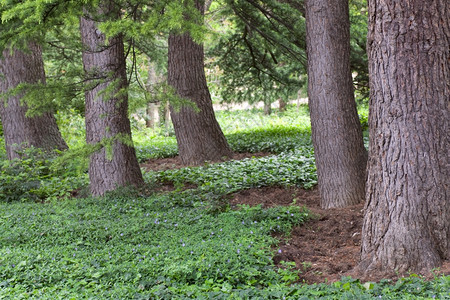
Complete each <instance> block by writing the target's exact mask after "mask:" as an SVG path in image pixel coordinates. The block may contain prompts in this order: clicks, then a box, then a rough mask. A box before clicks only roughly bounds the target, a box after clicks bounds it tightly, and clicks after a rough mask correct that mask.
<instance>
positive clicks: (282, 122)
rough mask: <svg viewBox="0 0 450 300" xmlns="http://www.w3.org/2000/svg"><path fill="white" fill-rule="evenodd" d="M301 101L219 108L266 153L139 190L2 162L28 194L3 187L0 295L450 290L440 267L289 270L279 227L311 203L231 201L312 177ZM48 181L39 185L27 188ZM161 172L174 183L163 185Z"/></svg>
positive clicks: (42, 164)
mask: <svg viewBox="0 0 450 300" xmlns="http://www.w3.org/2000/svg"><path fill="white" fill-rule="evenodd" d="M302 109H303V111H302V110H300V113H302V114H301V116H300V117H299V118H298V120H297V119H295V117H294V116H295V114H296V113H297V110H296V108H295V107H291V108H290V109H289V110H288V112H286V113H283V114H276V115H274V116H272V117H266V116H263V115H262V113H261V114H259V115H258V113H257V112H252V113H251V114H252V115H253V114H254V115H255V116H254V120H255V122H254V123H252V122H251V121H250V119H249V116H250V112H235V113H231V112H223V113H219V114H218V115H219V116H221V117H220V118H219V120H221V122H223V123H221V125H222V127H224V128H226V129H224V131H225V132H226V134H227V137H229V138H230V140H233V139H234V141H233V142H230V144H232V145H234V146H232V147H234V150H235V151H236V152H238V151H246V152H247V151H248V152H252V151H268V152H272V153H273V154H272V155H269V156H265V157H258V158H257V157H255V158H248V159H244V160H241V161H228V162H221V163H218V164H214V163H206V164H205V165H204V166H199V167H185V168H180V169H173V170H165V171H148V172H146V174H145V178H146V182H147V185H148V186H146V188H145V189H143V190H142V191H138V192H136V191H131V190H128V189H122V190H119V191H117V192H114V193H110V194H108V195H106V196H105V197H102V198H90V197H87V198H82V197H78V198H75V197H71V195H70V194H68V193H67V191H69V190H70V188H81V187H83V186H85V185H86V178H85V177H83V175H81V176H80V177H77V176H76V174H77V171H76V170H75V169H73V168H68V169H67V168H66V169H63V170H60V173H58V172H56V173H52V171H51V167H52V164H51V159H48V158H45V157H43V159H42V160H27V159H24V160H23V161H21V162H20V164H19V166H20V168H16V169H14V168H10V167H9V165H6V162H2V163H4V164H5V165H3V166H2V176H1V177H0V180H6V179H7V178H10V177H8V176H16V177H17V178H23V179H21V180H22V181H20V182H19V184H17V185H15V184H14V183H13V181H11V180H12V179H11V178H10V179H7V180H10V181H9V183H10V186H13V187H15V189H13V193H12V195H16V196H17V195H25V196H26V197H22V198H20V197H19V198H17V199H16V198H14V200H13V198H8V199H9V200H8V199H6V198H3V194H2V200H1V201H0V299H21V298H27V299H89V298H90V299H92V298H95V299H184V298H194V299H283V298H286V299H312V298H314V299H373V298H382V299H434V298H436V299H450V293H449V291H450V277H449V276H437V275H436V276H435V278H434V279H432V280H429V281H426V280H424V279H423V278H421V277H419V276H416V275H412V276H411V277H409V278H405V279H400V280H399V281H397V282H392V281H388V280H384V281H381V282H379V283H371V282H360V281H359V280H358V279H353V278H350V277H346V278H343V279H342V280H340V281H336V282H333V283H331V284H325V283H321V284H312V285H307V284H303V283H302V282H301V281H300V282H297V281H298V280H299V278H301V272H304V271H305V270H302V269H298V268H296V266H295V263H294V262H292V261H288V260H287V259H286V261H285V262H282V261H278V260H277V259H276V257H288V256H283V254H284V251H287V250H285V244H284V242H282V241H281V240H280V239H279V238H277V237H280V236H281V237H282V240H289V236H290V232H291V230H292V228H293V227H300V226H303V225H304V224H305V223H306V222H309V220H310V219H311V218H314V217H315V216H314V214H312V213H311V211H310V210H308V209H307V208H305V207H303V206H302V205H298V203H297V202H296V199H295V197H292V199H291V200H288V201H287V202H286V203H284V204H283V206H277V205H274V206H270V207H269V206H263V205H262V204H259V205H258V204H256V205H252V206H250V205H239V204H236V203H235V204H233V205H232V204H231V203H230V201H231V200H230V198H231V197H232V195H235V194H236V193H243V192H244V191H246V190H248V189H250V188H262V187H267V186H283V189H288V188H290V187H294V186H295V187H302V188H310V187H312V186H314V185H315V184H316V180H317V179H316V174H315V167H314V159H313V152H312V148H311V145H310V137H309V129H308V126H307V120H308V119H307V115H306V114H305V113H306V109H305V108H302ZM269 120H272V121H271V122H272V123H270V121H269ZM73 123H74V124H76V122H73ZM268 124H269V125H268ZM273 128H275V129H273ZM252 132H253V133H254V135H252ZM80 136H82V135H80ZM153 141H155V143H153ZM156 141H157V142H156ZM73 142H74V144H77V143H78V142H76V139H74V140H73ZM173 142H174V140H173V138H171V137H169V138H166V137H165V136H164V135H162V136H161V135H156V134H154V135H153V136H150V137H145V136H144V135H139V133H138V134H137V143H138V144H140V145H141V146H142V149H145V150H143V152H142V156H141V160H145V159H148V158H151V157H153V155H155V157H170V156H173V155H175V154H176V147H175V151H173V149H174V148H173ZM146 143H148V146H147V145H146ZM155 145H157V146H155ZM238 146H239V147H240V148H238ZM156 148H158V149H157V150H155V149H156ZM13 170H16V171H15V172H16V173H14V174H13V173H12V172H13ZM11 174H12V175H11ZM27 174H28V175H27ZM26 175H27V176H29V177H24V176H26ZM64 178H66V179H67V178H78V179H79V181H76V182H72V181H70V180H69V179H67V181H63V179H64ZM5 182H6V181H5ZM48 182H53V185H52V186H51V188H47V191H50V192H48V193H47V194H45V193H44V194H42V193H40V194H37V193H35V192H34V191H35V190H36V189H31V188H28V189H27V184H35V187H38V189H37V190H39V187H42V188H44V187H48V186H47V184H48ZM168 183H170V184H171V185H172V186H173V187H172V188H171V189H162V187H164V186H165V185H167V184H168ZM58 184H60V185H58ZM58 189H60V190H61V191H62V192H61V194H57V193H56V191H58ZM4 190H6V188H5V189H4ZM44 190H45V189H44ZM37 196H39V197H38V198H34V197H37ZM11 197H12V196H11ZM5 200H7V201H5ZM306 263H307V262H305V266H306Z"/></svg>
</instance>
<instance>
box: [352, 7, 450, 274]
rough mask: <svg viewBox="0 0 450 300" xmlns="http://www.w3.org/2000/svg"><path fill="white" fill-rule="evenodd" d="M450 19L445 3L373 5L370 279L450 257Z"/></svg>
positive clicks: (364, 265) (365, 239)
mask: <svg viewBox="0 0 450 300" xmlns="http://www.w3.org/2000/svg"><path fill="white" fill-rule="evenodd" d="M449 20H450V16H449V4H448V2H447V1H445V0H430V1H421V0H405V1H393V0H388V1H383V2H380V1H375V0H370V1H369V33H368V41H367V42H368V50H369V51H368V52H369V75H370V92H371V95H370V116H369V127H370V148H369V164H368V166H369V168H368V170H369V171H368V181H367V194H366V209H365V216H364V224H363V234H362V252H361V264H360V267H361V269H362V270H363V271H365V272H366V274H370V273H371V271H372V270H374V269H376V270H377V271H382V272H383V271H384V272H386V273H389V272H390V273H393V272H395V271H397V272H400V273H404V272H407V271H411V272H421V271H428V270H430V269H432V268H435V267H438V266H440V265H441V263H442V260H443V259H449V258H450V195H449V190H448V184H449V178H450V169H449V168H448V166H449V156H448V147H449V135H448V133H449V123H448V122H449V114H448V111H449V106H448V105H449V98H448V97H449V95H450V89H449V85H450V76H449V60H448V59H449V56H448V46H449V38H450V36H449V33H450V26H449Z"/></svg>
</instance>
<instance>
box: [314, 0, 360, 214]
mask: <svg viewBox="0 0 450 300" xmlns="http://www.w3.org/2000/svg"><path fill="white" fill-rule="evenodd" d="M349 28H350V25H349V11H348V1H346V0H307V1H306V30H307V53H308V96H309V108H310V114H311V131H312V139H313V144H314V153H315V158H316V167H317V175H318V183H319V190H320V195H321V203H320V204H321V206H322V208H333V207H345V206H348V205H352V204H356V203H359V202H361V201H363V200H364V190H365V180H366V172H365V170H366V162H367V151H366V149H365V148H364V143H363V138H362V130H361V125H360V123H359V119H358V114H357V111H356V103H355V99H354V94H353V85H352V77H351V71H350V58H349V56H350V29H349Z"/></svg>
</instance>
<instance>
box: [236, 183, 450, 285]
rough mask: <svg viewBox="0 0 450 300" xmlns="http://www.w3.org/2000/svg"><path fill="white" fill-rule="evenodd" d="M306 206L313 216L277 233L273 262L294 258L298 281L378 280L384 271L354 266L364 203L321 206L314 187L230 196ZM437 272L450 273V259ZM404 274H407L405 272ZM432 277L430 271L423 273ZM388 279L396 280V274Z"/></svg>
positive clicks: (264, 203) (246, 201) (239, 200)
mask: <svg viewBox="0 0 450 300" xmlns="http://www.w3.org/2000/svg"><path fill="white" fill-rule="evenodd" d="M293 199H296V201H295V205H299V206H302V207H303V206H306V207H307V208H308V209H309V210H310V211H311V212H312V213H313V215H314V216H315V217H314V218H313V219H311V220H309V221H307V222H306V223H305V224H303V225H302V226H297V227H294V228H293V230H292V232H291V235H290V236H287V237H286V236H281V235H279V236H277V237H278V238H279V239H280V241H281V243H280V245H279V249H281V253H279V254H277V255H276V256H275V257H274V263H275V264H276V265H277V266H278V267H282V265H281V263H280V262H281V261H286V262H295V264H296V267H297V269H298V270H300V271H301V273H300V282H305V283H308V284H313V283H322V282H334V281H337V280H340V279H341V278H342V277H343V276H352V277H353V278H360V279H361V280H363V281H368V280H370V281H379V280H381V279H383V278H386V274H384V273H376V272H373V273H372V274H371V275H370V278H362V277H361V276H360V274H358V272H357V271H356V269H355V267H356V266H357V264H358V261H359V254H360V247H361V229H362V221H363V208H364V205H363V204H358V205H354V206H350V207H346V208H339V209H328V210H324V209H321V208H320V205H319V202H320V195H319V191H318V189H317V187H316V188H313V189H311V190H304V189H301V188H284V187H264V188H258V189H251V190H245V191H240V192H238V193H236V194H234V195H233V197H232V199H231V200H230V205H231V207H236V206H237V205H238V204H247V205H250V206H252V205H258V204H261V205H262V206H263V207H273V206H277V205H289V204H292V203H293ZM439 273H440V274H446V275H450V262H449V261H446V262H445V263H444V265H443V266H442V267H441V269H440V272H439ZM405 275H407V274H405ZM424 276H425V277H426V278H432V277H433V274H424ZM387 279H392V280H397V279H398V277H397V276H395V277H390V278H387Z"/></svg>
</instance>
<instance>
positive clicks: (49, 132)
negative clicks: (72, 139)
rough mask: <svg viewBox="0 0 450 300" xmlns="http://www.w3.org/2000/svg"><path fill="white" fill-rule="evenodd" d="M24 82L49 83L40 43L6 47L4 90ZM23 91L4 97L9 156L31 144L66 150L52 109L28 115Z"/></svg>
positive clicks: (1, 70) (0, 76)
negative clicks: (7, 48)
mask: <svg viewBox="0 0 450 300" xmlns="http://www.w3.org/2000/svg"><path fill="white" fill-rule="evenodd" d="M20 83H30V84H33V83H43V84H45V72H44V61H43V59H42V50H41V47H40V45H38V44H36V43H29V44H28V51H20V50H14V52H13V53H11V52H10V50H4V51H3V57H2V58H0V93H4V92H7V91H8V90H10V89H13V88H15V87H17V85H19V84H20ZM22 96H23V93H20V94H19V95H16V96H11V97H9V98H8V100H7V101H5V100H4V99H1V100H0V116H1V119H2V124H3V131H4V136H5V144H6V153H7V155H8V159H14V158H19V157H20V150H21V149H23V148H27V147H30V146H33V147H37V148H42V149H44V150H45V151H51V150H54V149H58V150H65V149H67V144H66V143H65V142H64V140H63V138H62V137H61V133H60V132H59V129H58V125H57V124H56V119H55V117H54V115H53V113H52V112H46V113H44V114H42V115H40V116H34V117H27V116H26V115H25V114H26V112H27V105H26V104H24V103H21V98H22Z"/></svg>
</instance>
